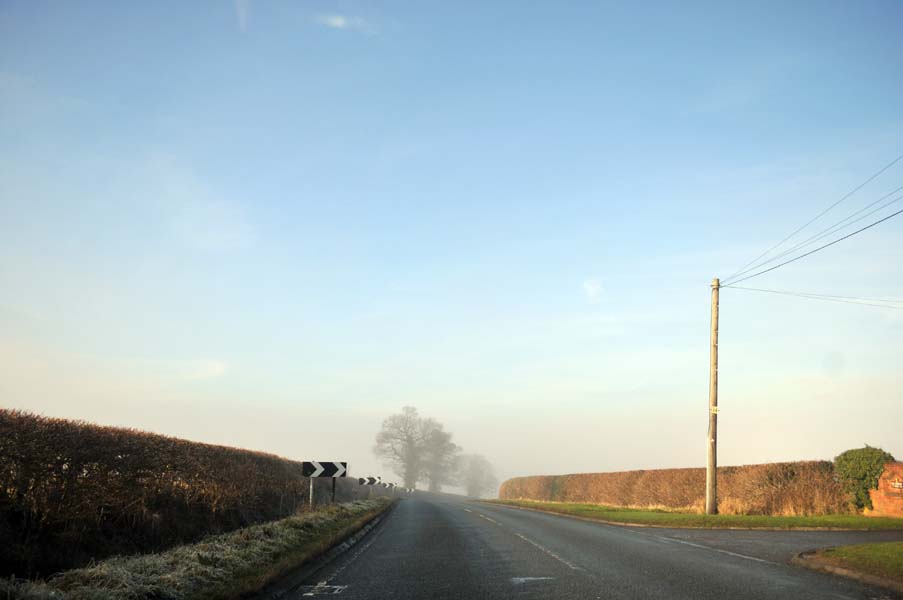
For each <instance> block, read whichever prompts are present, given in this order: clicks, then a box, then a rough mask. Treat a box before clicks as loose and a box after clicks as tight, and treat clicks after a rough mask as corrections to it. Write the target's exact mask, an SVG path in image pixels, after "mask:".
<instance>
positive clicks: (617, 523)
mask: <svg viewBox="0 0 903 600" xmlns="http://www.w3.org/2000/svg"><path fill="white" fill-rule="evenodd" d="M480 504H486V505H488V506H499V507H501V508H514V509H517V510H531V511H533V512H539V513H545V514H547V515H558V516H560V517H568V518H569V519H578V520H580V521H589V522H590V523H602V524H604V525H614V526H617V527H647V528H652V529H694V530H703V531H895V530H893V529H863V528H849V527H734V526H722V527H717V526H716V527H707V526H700V527H696V526H693V525H657V524H654V523H629V522H624V521H608V520H606V519H597V518H594V517H584V516H581V515H574V514H571V513H566V512H561V511H557V510H548V509H543V508H534V507H532V506H517V505H515V504H501V503H496V502H485V501H480Z"/></svg>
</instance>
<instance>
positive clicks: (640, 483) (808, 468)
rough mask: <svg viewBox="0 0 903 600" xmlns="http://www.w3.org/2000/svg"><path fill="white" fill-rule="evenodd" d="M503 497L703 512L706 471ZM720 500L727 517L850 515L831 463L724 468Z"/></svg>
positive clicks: (549, 484)
mask: <svg viewBox="0 0 903 600" xmlns="http://www.w3.org/2000/svg"><path fill="white" fill-rule="evenodd" d="M499 498H502V499H512V500H513V499H530V500H542V501H553V502H586V503H591V504H606V505H611V506H627V507H636V508H666V509H673V510H689V511H697V512H701V511H702V508H703V506H704V504H705V469H704V468H698V469H654V470H646V471H622V472H618V473H582V474H575V475H545V476H534V477H516V478H514V479H509V480H508V481H506V482H504V483H503V484H502V486H501V489H500V490H499ZM718 499H719V510H720V512H722V513H723V514H760V515H819V514H835V513H845V512H849V510H850V507H849V503H848V502H847V500H846V497H845V494H844V490H843V488H842V486H841V484H840V483H839V482H838V481H837V480H836V478H835V476H834V468H833V465H832V463H830V462H828V461H811V462H788V463H769V464H764V465H747V466H742V467H721V468H719V469H718Z"/></svg>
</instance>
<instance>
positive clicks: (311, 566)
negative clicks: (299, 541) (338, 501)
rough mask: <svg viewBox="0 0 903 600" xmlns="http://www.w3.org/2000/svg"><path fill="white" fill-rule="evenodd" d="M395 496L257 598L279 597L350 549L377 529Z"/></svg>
mask: <svg viewBox="0 0 903 600" xmlns="http://www.w3.org/2000/svg"><path fill="white" fill-rule="evenodd" d="M398 502H399V500H398V499H395V500H393V501H392V502H390V503H389V504H387V505H386V506H385V508H383V509H382V510H380V511H379V512H376V513H375V514H374V513H371V514H369V515H367V516H365V517H364V518H362V519H360V520H358V521H356V522H355V523H352V524H351V525H349V526H347V527H345V528H344V529H342V530H341V531H339V532H338V533H336V534H335V535H334V536H332V538H330V539H329V541H328V543H326V544H324V547H323V549H322V551H320V552H318V553H316V554H314V555H311V556H309V557H308V558H307V560H305V561H304V563H303V564H301V565H298V566H297V567H295V568H293V569H291V570H290V571H289V572H287V573H285V574H284V575H282V576H281V577H279V578H277V579H276V580H274V581H273V582H271V583H269V584H267V585H266V586H265V587H264V588H263V589H262V590H260V591H259V592H257V593H256V594H254V595H253V596H252V598H254V599H255V600H279V599H281V598H283V597H284V596H285V595H286V594H288V593H289V592H291V591H293V590H294V589H296V588H297V587H298V586H300V585H302V584H303V583H304V580H305V579H307V578H308V577H310V576H311V575H313V574H314V573H316V572H317V571H319V570H321V569H322V568H323V567H325V566H326V565H328V564H330V563H331V562H333V561H335V560H336V559H337V558H338V557H340V556H341V555H343V554H345V553H346V552H347V551H349V550H351V549H352V548H353V547H354V546H355V545H357V544H358V542H360V541H361V540H362V539H363V538H364V537H365V536H366V535H367V534H368V533H370V532H371V531H373V530H374V529H376V528H377V527H378V526H379V524H380V523H382V522H383V521H384V520H385V519H386V518H387V517H388V516H389V514H390V513H391V512H392V510H393V509H394V508H395V507H396V506H397V505H398Z"/></svg>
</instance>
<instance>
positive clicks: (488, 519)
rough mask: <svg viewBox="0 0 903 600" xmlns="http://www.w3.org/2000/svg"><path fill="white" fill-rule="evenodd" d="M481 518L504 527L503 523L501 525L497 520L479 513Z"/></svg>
mask: <svg viewBox="0 0 903 600" xmlns="http://www.w3.org/2000/svg"><path fill="white" fill-rule="evenodd" d="M479 516H480V518H481V519H486V520H487V521H489V522H490V523H495V524H496V525H498V526H501V525H502V524H501V523H499V522H498V521H496V520H495V519H490V518H489V517H487V516H486V515H484V514H483V513H479Z"/></svg>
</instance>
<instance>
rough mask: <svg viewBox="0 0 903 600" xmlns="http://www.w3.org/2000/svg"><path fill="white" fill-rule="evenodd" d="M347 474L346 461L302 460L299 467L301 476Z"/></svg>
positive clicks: (338, 475)
mask: <svg viewBox="0 0 903 600" xmlns="http://www.w3.org/2000/svg"><path fill="white" fill-rule="evenodd" d="M347 474H348V463H346V462H326V461H322V462H319V461H316V460H312V461H310V462H308V461H304V463H303V466H302V467H301V476H302V477H345V476H346V475H347Z"/></svg>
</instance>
